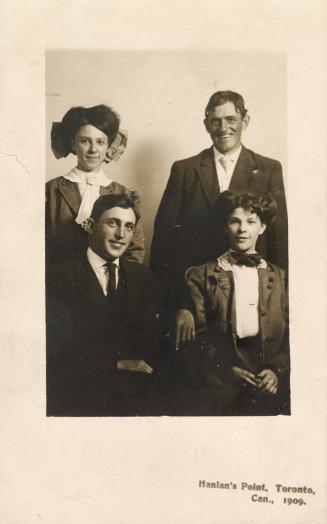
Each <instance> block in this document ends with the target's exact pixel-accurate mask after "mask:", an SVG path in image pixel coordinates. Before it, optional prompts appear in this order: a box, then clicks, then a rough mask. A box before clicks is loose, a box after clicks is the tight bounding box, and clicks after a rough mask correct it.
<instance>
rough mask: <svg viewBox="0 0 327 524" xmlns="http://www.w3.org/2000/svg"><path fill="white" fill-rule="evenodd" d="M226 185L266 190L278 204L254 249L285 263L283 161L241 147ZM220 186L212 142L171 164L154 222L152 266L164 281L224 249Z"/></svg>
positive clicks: (234, 187) (286, 258)
mask: <svg viewBox="0 0 327 524" xmlns="http://www.w3.org/2000/svg"><path fill="white" fill-rule="evenodd" d="M229 189H230V190H233V189H234V190H238V191H252V192H256V193H260V194H265V193H270V194H271V195H272V196H273V197H274V198H275V199H276V200H277V205H278V213H277V218H276V221H275V223H274V224H273V225H271V227H270V228H267V232H266V233H264V235H263V237H262V239H260V241H259V243H258V246H257V247H258V251H259V252H260V253H261V254H262V255H263V256H264V257H265V258H266V257H267V258H268V259H269V260H271V261H272V262H273V263H276V264H278V265H279V266H281V267H283V268H287V261H288V247H287V246H288V241H287V240H288V234H287V211H286V200H285V191H284V184H283V176H282V167H281V164H280V163H279V162H278V161H276V160H272V159H270V158H266V157H264V156H261V155H258V154H256V153H253V151H250V150H249V149H246V148H245V147H242V151H241V153H240V156H239V158H238V161H237V164H236V166H235V170H234V173H233V176H232V179H231V183H230V186H229ZM219 193H220V190H219V183H218V177H217V172H216V166H215V160H214V153H213V148H210V149H205V150H204V151H202V152H201V153H200V154H198V155H196V156H194V157H191V158H187V159H185V160H180V161H177V162H175V163H174V164H173V166H172V170H171V174H170V178H169V180H168V184H167V187H166V190H165V192H164V194H163V197H162V200H161V203H160V206H159V209H158V212H157V216H156V219H155V224H154V235H153V241H152V246H151V259H150V267H151V269H152V271H153V272H154V273H155V274H156V275H157V276H158V277H160V279H161V281H162V282H163V283H166V284H167V283H170V284H172V283H174V282H176V281H177V279H181V278H183V275H184V272H185V270H186V269H187V268H188V267H189V266H192V265H198V264H202V263H205V262H207V261H208V260H212V259H214V258H216V257H217V256H218V255H221V254H222V253H223V252H224V251H225V250H226V249H227V245H226V240H225V237H224V235H223V234H222V233H221V234H220V235H219V234H218V233H217V224H216V219H215V216H214V213H213V203H214V201H215V199H216V198H217V196H218V194H219Z"/></svg>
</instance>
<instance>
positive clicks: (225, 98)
mask: <svg viewBox="0 0 327 524" xmlns="http://www.w3.org/2000/svg"><path fill="white" fill-rule="evenodd" d="M225 102H232V103H233V104H234V107H235V110H236V111H237V112H238V113H240V115H241V117H242V118H244V117H245V115H246V114H247V112H248V111H247V109H245V105H244V100H243V97H242V95H240V94H238V93H235V92H234V91H216V93H214V94H213V95H211V97H210V100H209V102H208V104H207V107H206V108H205V116H206V117H207V116H208V114H209V112H210V111H212V110H213V109H214V108H215V107H217V106H221V105H222V104H225Z"/></svg>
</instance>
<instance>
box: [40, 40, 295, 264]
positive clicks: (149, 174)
mask: <svg viewBox="0 0 327 524" xmlns="http://www.w3.org/2000/svg"><path fill="white" fill-rule="evenodd" d="M225 89H230V90H233V91H237V92H239V93H241V94H242V95H243V97H244V99H245V106H246V108H247V109H248V110H249V115H250V117H251V121H250V125H249V127H248V129H247V130H246V131H245V132H244V134H243V143H244V145H245V146H247V147H249V148H250V149H253V150H254V151H256V152H257V153H260V154H262V155H265V156H269V157H271V158H275V159H278V160H280V161H281V163H282V165H283V168H284V177H285V168H286V147H287V144H286V136H287V134H286V128H287V123H286V117H287V107H286V57H285V54H283V53H270V52H269V53H258V52H242V51H240V52H224V53H221V52H217V51H212V52H210V51H194V50H192V51H191V50H187V51H185V50H176V51H171V50H167V51H157V50H153V51H151V50H144V51H142V50H136V51H131V50H113V51H108V50H96V51H94V50H92V51H90V50H72V51H67V50H51V51H48V52H47V54H46V96H47V103H46V133H47V137H46V144H47V151H46V161H47V168H46V179H47V180H50V179H51V178H54V177H57V176H60V175H63V174H65V173H67V172H68V171H69V169H71V168H72V167H73V166H74V165H76V157H75V156H73V155H69V156H68V157H67V158H66V159H60V160H57V159H56V158H55V157H54V155H53V153H52V151H51V147H50V132H51V125H52V122H56V121H60V120H61V119H62V117H63V115H64V114H65V112H66V111H67V110H68V109H69V108H70V107H72V106H77V105H82V106H86V107H91V106H93V105H97V104H103V103H104V104H107V105H109V106H111V107H112V108H113V109H115V110H116V111H117V112H118V113H119V115H120V117H121V127H122V128H123V129H127V131H128V136H129V138H128V145H127V149H126V151H125V153H124V155H123V156H122V157H121V158H120V160H119V161H118V162H117V163H116V162H112V163H111V164H109V165H106V167H105V171H106V173H107V174H108V176H109V177H110V178H112V179H113V180H116V181H117V182H121V183H122V184H124V185H126V186H127V187H128V188H130V189H136V190H137V191H138V192H139V193H140V196H141V200H142V209H141V211H142V218H143V222H144V229H145V237H146V260H145V261H146V262H147V261H148V256H149V250H150V244H151V239H152V234H153V221H154V217H155V213H156V211H157V208H158V205H159V202H160V199H161V196H162V193H163V191H164V188H165V186H166V183H167V180H168V176H169V173H170V168H171V165H172V163H173V162H174V161H175V160H179V159H182V158H186V157H188V156H192V155H195V154H197V153H199V152H200V151H201V150H202V149H204V148H206V147H209V146H210V145H211V139H210V136H209V135H208V133H207V132H206V130H205V127H204V125H203V119H204V109H205V106H206V105H207V102H208V100H209V98H210V96H211V95H212V93H214V92H215V91H218V90H225ZM285 185H286V180H285Z"/></svg>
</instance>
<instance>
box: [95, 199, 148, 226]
mask: <svg viewBox="0 0 327 524" xmlns="http://www.w3.org/2000/svg"><path fill="white" fill-rule="evenodd" d="M113 207H122V208H123V209H129V208H131V209H133V211H134V214H135V218H136V222H137V221H138V220H139V218H140V213H139V211H138V209H137V208H136V207H135V203H134V201H133V200H132V198H130V197H128V196H126V195H124V194H119V195H102V196H100V197H99V198H98V199H97V200H96V201H95V202H94V205H93V208H92V212H91V215H90V218H92V219H93V220H94V221H95V222H97V221H98V220H99V219H100V218H101V216H102V214H103V213H104V212H105V211H107V209H111V208H113Z"/></svg>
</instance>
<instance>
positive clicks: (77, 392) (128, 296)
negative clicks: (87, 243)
mask: <svg viewBox="0 0 327 524" xmlns="http://www.w3.org/2000/svg"><path fill="white" fill-rule="evenodd" d="M46 305H47V413H48V415H67V416H95V415H97V416H101V415H124V414H129V415H136V414H146V413H147V408H148V406H149V399H148V398H147V390H148V386H151V381H152V382H153V377H154V375H153V376H152V375H146V374H144V373H138V372H127V371H120V370H117V361H118V360H124V359H132V360H134V359H135V360H145V361H146V362H147V363H148V364H149V365H150V366H151V367H152V368H153V369H155V370H156V369H157V363H158V352H159V336H160V329H159V328H160V296H159V290H158V285H157V282H156V280H155V278H154V277H153V275H152V274H151V273H150V272H149V271H148V269H147V268H146V267H145V266H143V265H142V264H137V263H134V262H128V261H126V260H123V259H120V269H119V285H118V289H117V295H116V297H115V299H114V301H110V300H108V299H107V298H106V296H105V295H104V293H103V291H102V288H101V286H100V284H99V282H98V279H97V277H96V275H95V273H94V271H93V269H92V268H91V266H90V264H89V262H88V260H87V257H86V255H83V256H80V257H77V258H75V259H72V260H68V261H66V262H62V263H60V264H57V265H55V266H52V267H49V269H48V274H47V279H46ZM142 395H143V397H142ZM141 397H142V398H141ZM150 400H151V399H150Z"/></svg>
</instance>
